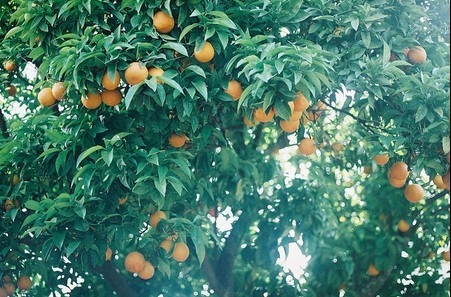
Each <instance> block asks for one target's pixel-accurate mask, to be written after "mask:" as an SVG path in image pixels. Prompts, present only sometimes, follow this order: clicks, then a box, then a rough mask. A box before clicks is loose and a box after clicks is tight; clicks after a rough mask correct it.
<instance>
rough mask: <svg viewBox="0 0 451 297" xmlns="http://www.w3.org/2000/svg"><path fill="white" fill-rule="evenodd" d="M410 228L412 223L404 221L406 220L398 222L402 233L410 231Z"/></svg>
mask: <svg viewBox="0 0 451 297" xmlns="http://www.w3.org/2000/svg"><path fill="white" fill-rule="evenodd" d="M409 229H410V225H409V224H408V223H407V222H406V221H404V220H400V221H399V222H398V230H399V231H400V232H402V233H406V232H407V231H409Z"/></svg>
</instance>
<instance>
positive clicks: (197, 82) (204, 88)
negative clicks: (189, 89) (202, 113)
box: [192, 80, 208, 101]
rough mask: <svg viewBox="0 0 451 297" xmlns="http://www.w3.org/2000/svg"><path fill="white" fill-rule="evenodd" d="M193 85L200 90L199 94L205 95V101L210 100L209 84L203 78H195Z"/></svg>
mask: <svg viewBox="0 0 451 297" xmlns="http://www.w3.org/2000/svg"><path fill="white" fill-rule="evenodd" d="M192 84H193V86H194V87H195V88H196V90H197V91H198V92H199V94H200V95H201V96H202V97H204V99H205V101H208V89H207V84H206V83H205V81H203V80H195V81H193V82H192Z"/></svg>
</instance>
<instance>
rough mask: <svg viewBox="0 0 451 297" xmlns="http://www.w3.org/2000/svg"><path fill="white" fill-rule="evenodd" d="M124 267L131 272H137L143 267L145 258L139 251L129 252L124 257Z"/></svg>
mask: <svg viewBox="0 0 451 297" xmlns="http://www.w3.org/2000/svg"><path fill="white" fill-rule="evenodd" d="M124 264H125V269H127V271H129V272H131V273H139V272H140V271H141V270H143V269H144V266H145V264H146V260H145V259H144V256H143V255H142V254H141V253H140V252H131V253H129V254H128V255H127V257H125V262H124Z"/></svg>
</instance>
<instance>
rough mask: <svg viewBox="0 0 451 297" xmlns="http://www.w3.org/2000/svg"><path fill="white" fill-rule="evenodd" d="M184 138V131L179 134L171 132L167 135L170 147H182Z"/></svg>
mask: <svg viewBox="0 0 451 297" xmlns="http://www.w3.org/2000/svg"><path fill="white" fill-rule="evenodd" d="M186 139H187V138H186V135H185V134H184V133H182V134H180V135H177V134H175V133H173V134H172V135H171V136H170V137H169V144H170V145H171V146H172V147H175V148H180V147H182V146H184V145H185V143H186Z"/></svg>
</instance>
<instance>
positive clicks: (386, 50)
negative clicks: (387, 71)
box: [382, 40, 391, 64]
mask: <svg viewBox="0 0 451 297" xmlns="http://www.w3.org/2000/svg"><path fill="white" fill-rule="evenodd" d="M382 42H383V44H384V53H383V56H382V62H383V63H384V64H386V63H388V62H389V61H390V56H391V50H390V46H389V45H388V44H387V43H386V42H385V40H382Z"/></svg>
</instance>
